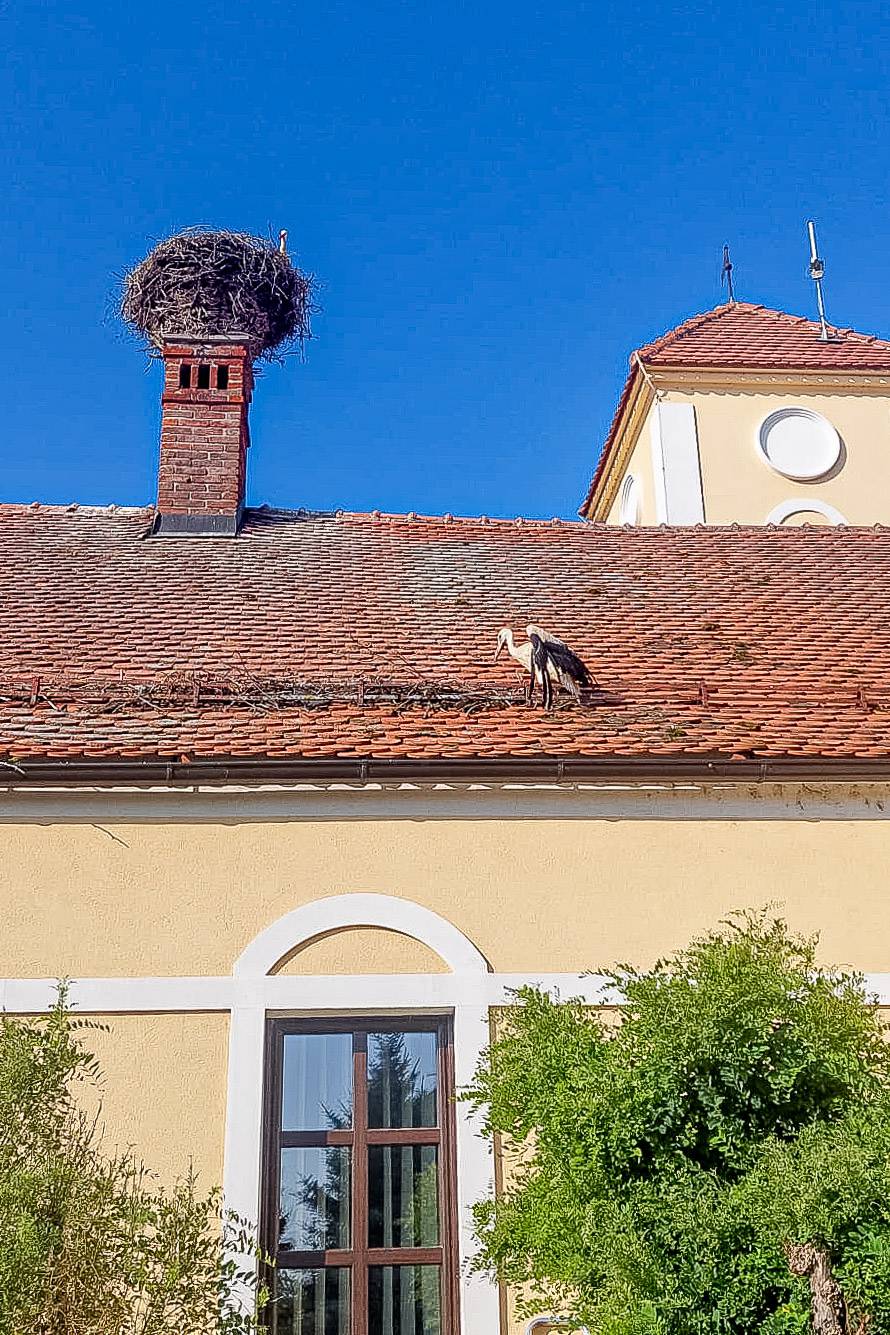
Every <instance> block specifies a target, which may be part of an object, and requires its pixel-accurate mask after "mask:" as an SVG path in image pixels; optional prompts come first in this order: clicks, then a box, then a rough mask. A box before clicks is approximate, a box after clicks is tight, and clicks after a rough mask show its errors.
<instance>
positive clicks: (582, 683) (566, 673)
mask: <svg viewBox="0 0 890 1335" xmlns="http://www.w3.org/2000/svg"><path fill="white" fill-rule="evenodd" d="M525 633H526V635H527V636H528V638H529V643H530V644H531V646H532V663H533V664H534V669H535V670H534V672H533V673H532V676H531V698H532V699H534V693H535V682H540V683H541V694H542V696H543V700H544V708H545V709H549V708H550V707H551V705H552V704H553V683H554V681H556V682H557V683H558V684H559V685H560V686H561V687H562V688H563V690H564V691H568V692H569V694H570V695H571V696H573V697H574V698H575V699H576V700H580V699H581V692H582V690H591V689H592V688H593V687H594V686H595V685H596V682H595V681H594V680H593V678H592V677H591V675H590V672H589V671H588V669H587V666H586V664H584V663H582V661H581V659H580V658H579V657H578V655H577V654H575V653H573V652H572V650H571V649H570V648H569V646H568V645H567V644H566V642H565V640H560V639H558V638H557V637H556V636H555V635H548V634H547V631H546V630H542V629H541V627H540V626H534V625H529V626H526V628H525Z"/></svg>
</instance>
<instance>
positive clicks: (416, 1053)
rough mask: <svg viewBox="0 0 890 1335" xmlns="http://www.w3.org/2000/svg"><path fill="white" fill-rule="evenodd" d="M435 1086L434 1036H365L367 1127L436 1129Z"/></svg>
mask: <svg viewBox="0 0 890 1335" xmlns="http://www.w3.org/2000/svg"><path fill="white" fill-rule="evenodd" d="M438 1083H439V1081H438V1067H437V1062H436V1035H435V1034H434V1033H402V1034H369V1035H368V1125H369V1126H373V1127H409V1126H435V1125H436V1120H437V1103H438Z"/></svg>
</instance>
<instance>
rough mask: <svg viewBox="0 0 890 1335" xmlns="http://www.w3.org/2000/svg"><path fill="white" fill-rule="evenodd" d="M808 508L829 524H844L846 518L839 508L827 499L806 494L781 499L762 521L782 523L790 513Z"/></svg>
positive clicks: (796, 513) (797, 513)
mask: <svg viewBox="0 0 890 1335" xmlns="http://www.w3.org/2000/svg"><path fill="white" fill-rule="evenodd" d="M806 510H810V511H812V513H813V514H817V515H822V516H823V518H824V519H827V520H828V522H829V523H830V524H846V522H847V521H846V519H845V518H844V516H843V515H842V514H841V512H840V510H837V509H835V507H834V506H833V505H829V504H828V502H827V501H819V500H816V499H815V498H812V499H811V498H809V497H807V496H795V497H794V499H793V500H788V501H782V502H781V504H780V505H777V506H776V507H775V508H774V509H772V510H770V512H769V514H768V515H767V517H766V519H765V520H764V523H766V524H784V522H785V520H786V519H790V518H791V516H792V515H799V514H802V513H803V512H804V511H806Z"/></svg>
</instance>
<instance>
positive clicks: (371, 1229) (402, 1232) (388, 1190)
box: [368, 1145, 439, 1247]
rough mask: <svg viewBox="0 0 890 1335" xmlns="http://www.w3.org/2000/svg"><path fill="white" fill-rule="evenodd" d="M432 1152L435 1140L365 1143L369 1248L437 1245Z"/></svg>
mask: <svg viewBox="0 0 890 1335" xmlns="http://www.w3.org/2000/svg"><path fill="white" fill-rule="evenodd" d="M436 1155H437V1149H436V1146H435V1145H371V1146H370V1147H369V1149H368V1246H369V1247H436V1246H438V1243H439V1180H438V1172H437V1165H436Z"/></svg>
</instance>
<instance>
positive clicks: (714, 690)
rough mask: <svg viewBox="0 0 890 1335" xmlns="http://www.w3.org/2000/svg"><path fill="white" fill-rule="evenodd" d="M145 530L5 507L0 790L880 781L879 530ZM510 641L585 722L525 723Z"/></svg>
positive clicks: (295, 516) (313, 519) (884, 558)
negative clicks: (80, 779) (197, 777)
mask: <svg viewBox="0 0 890 1335" xmlns="http://www.w3.org/2000/svg"><path fill="white" fill-rule="evenodd" d="M151 520H152V512H151V511H149V510H118V511H105V510H93V509H78V508H76V507H72V508H69V509H64V508H56V507H43V506H38V507H27V506H0V764H2V766H3V769H2V770H0V772H6V773H7V774H8V775H9V776H10V777H11V778H13V779H21V778H22V776H25V777H28V776H32V775H34V774H35V773H36V774H46V773H52V774H53V775H54V778H55V780H58V779H59V778H60V777H61V778H62V780H63V781H64V778H65V774H66V773H70V774H75V775H76V774H82V773H83V772H84V769H83V767H84V766H89V765H90V764H93V763H102V764H108V763H109V762H113V763H115V764H124V763H126V764H128V765H129V766H130V767H131V771H132V773H134V774H137V775H138V774H139V773H142V772H143V771H142V770H141V768H140V767H142V766H151V765H154V766H156V767H157V766H159V765H163V766H168V767H169V769H168V770H167V771H165V772H166V773H168V774H172V775H175V776H177V777H179V778H183V777H185V778H187V777H188V776H189V774H191V773H193V774H198V773H199V772H200V767H201V766H202V765H206V766H213V765H217V766H220V765H221V766H223V767H224V771H225V772H226V773H229V774H234V773H236V772H237V770H238V766H239V764H241V765H243V764H246V763H248V762H249V763H253V764H255V765H256V766H258V767H259V769H262V767H263V766H267V767H268V766H270V765H271V766H273V767H274V766H275V765H279V766H280V765H282V764H291V765H293V764H295V763H297V762H299V763H300V764H306V765H308V766H310V767H311V765H313V764H319V765H324V764H327V765H328V766H329V767H330V765H331V764H332V763H333V762H337V763H342V764H343V765H345V766H347V767H348V766H349V765H351V766H353V767H358V766H360V765H364V764H366V763H367V762H371V763H373V764H377V765H378V766H379V765H381V764H382V765H384V766H385V765H386V764H390V763H392V762H400V763H402V764H403V766H405V767H407V768H411V767H412V766H413V767H415V768H416V767H419V766H423V765H428V764H429V763H431V762H432V763H448V762H451V763H454V764H458V763H460V764H464V765H466V766H468V767H469V768H470V769H472V768H473V767H474V766H475V767H476V768H477V769H478V768H479V767H484V766H485V765H492V764H503V765H505V766H513V767H514V768H519V769H522V767H523V766H526V767H532V766H534V765H536V764H539V763H542V762H548V763H549V762H551V761H552V762H553V763H554V764H558V765H562V764H567V765H568V764H571V763H575V762H578V761H580V760H584V761H585V762H586V763H589V764H591V765H594V766H595V765H597V764H602V765H605V766H609V765H612V766H613V767H614V766H615V765H627V766H629V767H631V768H632V767H633V766H634V765H637V764H640V763H642V762H645V763H648V764H649V766H650V769H654V770H656V771H659V772H660V771H662V770H663V771H664V772H666V773H669V772H670V767H671V765H675V764H680V763H683V764H689V765H697V766H699V767H700V768H702V767H703V768H707V767H708V766H716V767H717V769H715V770H714V772H715V773H717V772H722V773H733V772H740V773H742V774H745V773H746V772H747V773H750V772H751V766H752V765H753V766H774V765H779V766H781V765H782V764H786V765H787V764H800V765H807V764H809V765H810V766H817V767H818V766H819V765H821V766H823V767H826V766H827V767H830V766H832V765H834V764H837V763H838V762H857V763H859V764H861V765H865V766H873V765H886V766H888V773H890V667H888V664H890V615H888V600H887V592H886V590H887V588H888V586H890V529H883V528H875V529H805V528H803V529H801V528H790V529H769V528H759V529H740V528H728V529H714V528H688V529H637V530H628V529H622V528H606V527H603V526H594V525H590V524H581V523H574V524H570V523H559V522H552V523H546V522H530V521H527V520H526V521H521V520H516V521H509V522H508V521H485V520H481V519H459V520H458V519H450V518H448V517H442V518H431V519H424V518H417V517H415V516H412V515H408V516H384V515H367V514H337V515H332V514H309V513H304V512H293V513H291V512H283V511H263V510H259V511H257V510H254V511H247V512H246V515H245V521H244V525H243V528H242V531H241V534H240V536H239V537H237V538H228V539H222V538H220V539H199V540H196V539H194V538H177V537H166V538H157V537H151V536H149V531H150V525H151ZM529 621H534V622H538V623H539V624H542V625H543V626H544V627H545V628H547V629H549V630H552V631H553V632H554V633H556V634H558V635H560V636H562V637H563V638H565V639H566V640H567V641H568V642H569V643H570V644H571V646H572V647H573V648H574V649H575V650H576V651H577V652H578V653H580V654H581V656H582V657H583V658H584V659H585V660H586V661H587V663H588V665H589V666H590V668H591V671H592V672H593V673H594V675H595V677H596V678H597V680H598V682H599V684H600V688H601V689H600V690H599V691H598V692H597V693H594V695H593V696H592V697H591V699H590V701H589V702H588V703H585V704H582V705H576V704H574V703H571V702H563V703H562V704H561V705H560V707H558V708H556V709H554V710H553V711H552V712H550V713H544V712H543V711H541V710H532V709H529V708H528V707H526V706H525V704H524V703H523V702H522V698H521V691H520V687H521V684H522V683H521V679H520V677H519V676H518V670H517V666H516V665H515V664H514V663H512V662H511V661H509V660H506V659H505V658H501V659H500V660H499V661H498V662H497V663H495V662H494V661H493V654H494V648H495V640H496V636H497V632H498V629H499V628H500V627H501V626H503V625H512V626H513V628H514V630H515V631H516V632H517V635H518V637H519V638H522V637H523V629H524V627H525V625H526V623H527V622H529ZM66 766H67V767H73V768H70V769H68V770H66V768H65V767H66ZM78 766H80V769H78ZM721 766H722V767H723V769H720V767H721ZM746 766H747V767H748V768H747V771H746ZM47 767H49V768H47ZM53 767H55V769H53ZM60 771H61V774H60ZM148 772H149V771H148V770H146V771H145V773H146V774H148ZM155 772H157V770H156V771H155ZM220 772H222V771H220ZM349 772H350V773H351V772H352V771H351V770H350V771H349ZM358 772H359V770H358V769H357V768H356V773H358ZM361 772H362V773H366V772H367V771H365V770H362V771H361Z"/></svg>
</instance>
